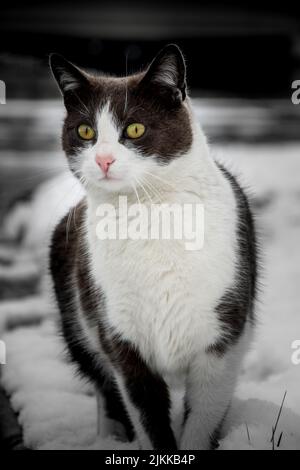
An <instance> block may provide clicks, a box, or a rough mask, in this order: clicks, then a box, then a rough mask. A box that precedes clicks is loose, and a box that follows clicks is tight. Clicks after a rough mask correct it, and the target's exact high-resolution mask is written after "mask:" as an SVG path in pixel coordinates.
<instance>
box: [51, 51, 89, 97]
mask: <svg viewBox="0 0 300 470" xmlns="http://www.w3.org/2000/svg"><path fill="white" fill-rule="evenodd" d="M49 65H50V69H51V71H52V73H53V76H54V78H55V80H56V82H57V84H58V86H59V89H60V91H61V92H62V94H63V96H65V95H66V94H67V93H68V92H72V91H76V90H78V89H79V88H82V87H83V86H87V85H88V78H87V76H86V75H85V73H84V72H83V71H82V70H80V69H79V68H78V67H76V65H74V64H72V63H71V62H69V61H68V60H66V59H65V58H64V57H63V56H62V55H60V54H54V53H53V54H50V57H49Z"/></svg>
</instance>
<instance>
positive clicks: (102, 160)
mask: <svg viewBox="0 0 300 470" xmlns="http://www.w3.org/2000/svg"><path fill="white" fill-rule="evenodd" d="M95 160H96V163H97V165H99V166H100V168H101V170H102V171H103V173H105V174H107V172H108V170H109V167H110V165H111V164H112V163H113V162H114V161H115V159H114V157H113V156H112V155H111V154H99V155H96V158H95Z"/></svg>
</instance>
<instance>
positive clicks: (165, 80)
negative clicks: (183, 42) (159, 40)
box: [142, 44, 186, 101]
mask: <svg viewBox="0 0 300 470" xmlns="http://www.w3.org/2000/svg"><path fill="white" fill-rule="evenodd" d="M142 83H143V84H149V83H150V84H154V85H160V86H161V87H163V88H165V89H169V90H170V91H172V92H173V94H176V95H177V98H180V99H181V100H182V101H183V100H184V99H185V97H186V67H185V61H184V58H183V55H182V52H181V50H180V49H179V47H178V46H176V44H168V45H167V46H165V47H164V48H163V49H161V51H160V52H159V53H158V54H157V56H156V57H155V58H154V60H153V61H152V62H151V64H150V66H149V68H148V70H147V71H146V74H145V76H144V77H143V79H142Z"/></svg>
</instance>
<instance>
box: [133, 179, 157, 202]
mask: <svg viewBox="0 0 300 470" xmlns="http://www.w3.org/2000/svg"><path fill="white" fill-rule="evenodd" d="M136 181H137V183H138V184H139V185H140V186H141V188H142V189H143V191H144V193H145V194H146V196H147V197H148V199H149V201H150V204H153V201H152V199H151V196H150V195H149V193H148V191H147V190H146V189H145V187H144V186H143V183H141V181H140V180H138V179H136Z"/></svg>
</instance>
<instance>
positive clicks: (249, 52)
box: [0, 0, 300, 447]
mask: <svg viewBox="0 0 300 470" xmlns="http://www.w3.org/2000/svg"><path fill="white" fill-rule="evenodd" d="M170 42H175V43H177V44H178V45H179V46H180V47H181V48H182V50H183V52H184V55H185V57H186V60H187V72H188V85H189V89H190V95H191V96H192V98H193V100H194V105H195V109H196V113H197V116H198V118H199V122H200V123H201V125H202V126H203V128H204V130H205V132H206V134H207V136H208V139H209V141H210V143H211V146H212V152H213V155H215V156H216V158H218V159H221V160H223V161H224V162H225V164H226V165H227V166H229V168H232V170H233V171H234V172H235V173H237V174H239V173H241V174H242V178H241V180H242V183H243V184H244V185H246V186H248V185H249V186H250V187H251V192H252V195H253V207H254V210H255V212H256V216H257V225H258V228H259V232H260V239H261V246H262V248H261V252H262V258H263V263H262V264H263V265H264V269H263V276H262V302H261V304H260V308H261V322H260V328H259V331H258V334H257V344H256V347H255V350H254V352H253V353H252V355H250V356H249V359H248V362H247V367H246V369H245V373H244V377H243V380H242V382H241V385H240V389H239V394H240V395H239V396H240V397H242V398H249V397H250V398H261V399H264V400H269V399H270V400H271V401H273V402H274V403H276V404H278V403H280V400H281V397H282V395H283V393H284V391H285V390H286V389H288V395H287V401H288V405H289V406H290V407H291V408H292V409H293V411H295V412H296V413H298V414H300V396H299V393H298V390H299V380H300V375H299V374H300V372H299V371H300V366H299V367H298V368H297V367H295V365H293V364H292V363H291V359H290V358H291V343H292V342H293V341H294V340H295V339H297V337H298V338H299V337H300V319H299V308H300V295H299V283H300V268H299V266H300V252H299V248H298V243H299V239H300V211H299V206H300V105H298V106H297V105H294V104H293V103H292V101H291V95H292V82H293V81H294V80H300V13H299V11H298V10H297V9H296V6H295V2H289V1H284V2H279V3H278V4H275V3H274V2H273V3H272V4H271V6H270V3H269V2H266V1H264V0H261V1H259V2H256V1H254V0H253V1H251V2H247V1H245V2H241V1H239V2H238V1H236V2H234V1H227V2H221V1H217V0H210V1H198V2H191V1H190V0H185V1H181V2H176V1H174V0H173V1H164V2H162V1H156V0H152V1H151V2H141V1H135V2H130V1H129V2H125V1H122V2H121V1H118V0H110V1H104V0H97V1H96V0H94V1H92V0H86V1H84V2H83V1H81V2H78V3H76V2H74V1H67V0H60V1H57V0H52V1H51V2H50V1H49V0H45V1H43V2H38V1H23V2H16V1H14V0H11V1H10V2H6V4H5V5H2V6H1V16H0V80H3V81H4V82H5V84H6V104H0V298H1V302H0V333H1V326H2V331H4V330H6V331H10V330H12V329H14V328H15V326H16V325H23V326H24V324H26V323H28V324H30V325H32V324H35V323H37V324H40V323H41V322H42V321H43V319H44V318H45V317H46V316H47V315H48V313H49V312H50V310H51V308H52V307H53V299H52V304H51V302H50V304H51V305H50V304H49V302H48V303H47V302H45V295H44V294H43V292H44V287H43V272H44V270H45V266H46V262H45V255H47V247H48V243H49V233H50V229H51V228H52V227H53V225H54V222H55V221H56V220H57V217H58V214H60V213H63V212H64V211H65V210H66V208H67V207H70V206H72V204H74V202H75V201H76V200H77V199H78V198H80V197H81V196H82V193H81V190H80V188H79V187H78V186H76V184H75V186H74V182H73V181H70V179H68V178H65V176H63V175H64V173H63V170H64V156H63V153H62V150H61V146H60V133H61V125H62V120H63V116H64V109H63V105H62V101H61V97H60V94H59V92H58V90H57V87H56V84H55V83H54V81H53V79H52V77H51V74H50V71H49V68H48V56H49V53H51V52H58V53H61V54H63V55H64V56H65V57H66V58H68V59H69V60H71V61H73V62H74V63H76V64H77V65H79V66H82V67H86V68H88V69H91V70H97V71H99V72H105V73H110V74H117V75H125V74H126V72H127V73H131V72H135V71H137V70H139V69H140V68H141V67H144V66H145V65H147V64H148V63H149V61H150V60H151V59H152V58H153V56H154V55H155V54H156V53H157V52H158V50H159V49H160V48H161V47H162V46H164V45H165V44H166V43H170ZM7 341H8V344H9V340H7ZM12 344H15V343H14V342H13V341H12ZM274 345H276V347H275V346H274ZM11 349H12V351H14V350H17V351H19V354H21V353H22V354H23V355H24V357H25V356H26V354H27V353H28V352H27V353H25V349H24V350H22V348H20V347H18V348H15V347H12V348H11ZM20 351H21V352H20ZM12 354H13V353H12ZM18 361H19V359H18ZM0 367H2V366H0ZM3 370H4V371H5V372H4V378H3V383H4V385H5V389H6V393H8V394H9V395H10V396H13V393H15V392H16V390H17V391H18V390H19V389H20V388H22V381H21V379H20V382H19V383H18V384H17V385H16V384H15V382H11V381H10V380H9V373H11V374H14V377H16V376H17V375H18V374H17V372H16V369H14V368H13V366H9V365H8V366H7V367H6V368H5V369H3ZM26 370H27V369H26ZM27 372H28V374H29V376H30V373H31V372H32V371H31V372H30V371H29V370H27ZM5 374H7V377H6V379H5ZM37 380H38V379H36V382H34V383H37ZM12 383H13V384H14V385H12ZM31 394H32V393H31ZM28 399H29V398H28ZM0 403H1V402H0ZM24 407H26V403H25V402H24V403H23V404H22V405H21V404H20V403H19V402H17V404H15V406H14V409H15V411H17V412H18V413H21V412H22V410H23V409H24ZM0 408H1V406H0ZM0 413H1V409H0ZM26 416H27V417H28V416H31V415H30V411H28V410H27V415H26ZM34 416H35V419H37V418H36V415H34ZM0 422H1V420H0ZM23 424H24V423H23ZM25 424H26V425H28V423H27V421H26V420H25ZM10 429H11V427H10ZM6 432H7V431H6ZM18 433H19V431H18V428H15V430H14V431H13V432H12V435H13V436H15V435H17V436H19V434H18ZM0 435H1V423H0ZM298 437H299V436H298ZM35 438H36V439H38V437H37V436H35ZM39 438H40V436H39ZM8 439H10V441H11V437H9V438H8ZM20 439H21V438H20ZM20 439H19V437H17V439H15V437H14V439H13V442H14V443H16V442H17V445H19V443H20ZM28 440H29V441H28ZM298 440H299V447H300V437H299V438H298ZM27 441H28V442H29V444H30V438H29V437H28V436H27ZM0 442H1V438H0ZM35 442H36V441H35ZM266 442H267V443H269V437H268V438H267V439H266ZM287 442H288V440H287ZM293 442H294V441H293ZM44 444H45V442H44ZM266 445H269V444H266ZM293 445H294V446H295V444H293Z"/></svg>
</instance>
